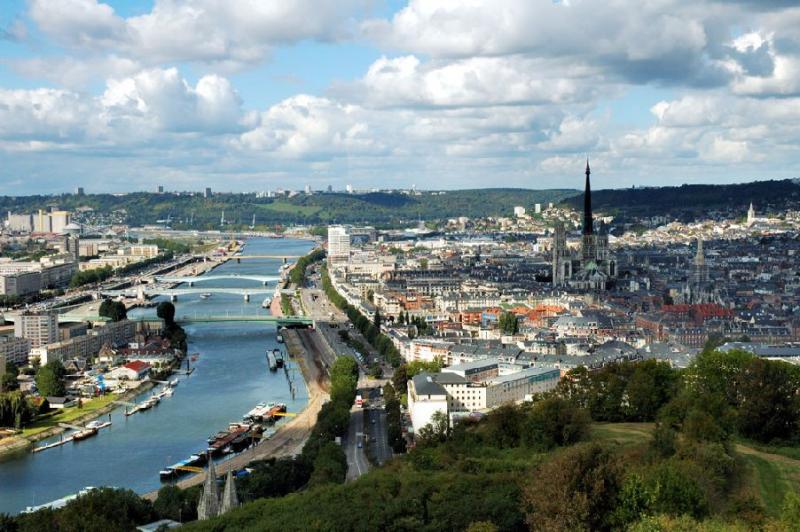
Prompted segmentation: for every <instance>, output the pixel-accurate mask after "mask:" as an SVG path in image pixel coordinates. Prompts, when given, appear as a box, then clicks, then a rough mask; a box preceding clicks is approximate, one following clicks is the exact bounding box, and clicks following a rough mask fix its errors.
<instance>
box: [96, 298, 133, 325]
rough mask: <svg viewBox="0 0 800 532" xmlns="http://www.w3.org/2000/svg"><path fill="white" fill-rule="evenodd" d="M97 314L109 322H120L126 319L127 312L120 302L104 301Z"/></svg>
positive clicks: (123, 304)
mask: <svg viewBox="0 0 800 532" xmlns="http://www.w3.org/2000/svg"><path fill="white" fill-rule="evenodd" d="M98 314H100V316H103V317H106V318H108V319H110V320H111V321H122V320H124V319H126V318H127V317H128V310H127V308H126V307H125V303H123V302H122V301H113V300H111V299H106V300H104V301H103V302H102V303H101V304H100V309H99V311H98Z"/></svg>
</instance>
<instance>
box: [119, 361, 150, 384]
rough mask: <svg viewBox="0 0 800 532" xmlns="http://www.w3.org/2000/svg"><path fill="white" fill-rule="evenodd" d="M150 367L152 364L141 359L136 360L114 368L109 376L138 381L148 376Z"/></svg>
mask: <svg viewBox="0 0 800 532" xmlns="http://www.w3.org/2000/svg"><path fill="white" fill-rule="evenodd" d="M150 368H151V366H150V364H148V363H146V362H142V361H141V360H134V361H133V362H128V363H127V364H125V365H124V366H121V367H119V368H117V369H115V370H113V371H112V372H111V374H110V375H109V377H110V378H112V379H119V380H129V381H138V380H142V379H143V378H145V377H147V375H148V373H150Z"/></svg>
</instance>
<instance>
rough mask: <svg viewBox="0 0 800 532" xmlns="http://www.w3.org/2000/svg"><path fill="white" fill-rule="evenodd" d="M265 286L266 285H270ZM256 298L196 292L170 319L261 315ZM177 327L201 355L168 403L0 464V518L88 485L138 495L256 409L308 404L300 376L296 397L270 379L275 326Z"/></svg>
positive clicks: (277, 245) (267, 268)
mask: <svg viewBox="0 0 800 532" xmlns="http://www.w3.org/2000/svg"><path fill="white" fill-rule="evenodd" d="M311 247H312V243H311V242H309V241H307V240H289V239H251V240H248V241H247V245H246V247H245V252H244V254H245V255H281V254H285V255H302V254H305V253H307V252H308V251H309V250H310V249H311ZM280 265H281V261H280V260H276V259H248V260H243V261H242V262H241V263H237V262H236V261H235V260H233V261H229V262H227V263H225V264H223V265H222V266H219V267H218V268H215V269H214V270H213V271H212V272H209V273H207V274H206V275H220V274H256V275H277V272H278V269H279V267H280ZM195 287H199V288H203V287H252V288H255V287H259V288H263V287H261V286H259V285H258V283H256V282H254V281H246V280H243V279H224V280H223V279H220V280H214V281H206V282H203V283H198V284H195ZM269 288H274V283H270V285H269ZM264 297H265V296H251V299H250V303H245V302H244V301H243V297H242V296H240V295H234V294H213V295H212V296H211V297H210V298H208V299H205V300H204V299H201V298H200V296H199V295H186V296H179V300H178V301H177V303H176V316H179V317H180V316H181V315H192V314H198V315H220V314H229V315H233V314H256V313H259V314H262V313H267V312H268V310H265V309H262V308H261V302H262V301H263V299H264ZM154 313H155V309H141V310H140V309H136V310H134V311H132V312H131V315H132V316H137V315H145V314H154ZM184 329H185V330H186V333H187V334H188V336H189V352H190V353H199V357H198V360H197V361H196V362H194V363H193V365H194V367H195V371H194V372H193V373H192V374H191V375H190V376H179V380H180V384H179V385H178V386H177V387H176V388H175V394H174V395H173V396H172V397H167V398H164V399H163V400H162V401H161V403H160V404H159V405H158V406H156V407H154V408H152V409H150V410H148V411H145V412H139V413H137V414H135V415H133V416H129V417H126V416H125V415H124V409H122V408H120V409H118V410H115V411H114V412H113V413H112V414H111V421H112V423H113V425H112V426H111V427H109V428H106V429H102V430H101V431H100V433H99V434H98V435H97V436H95V437H93V438H90V439H88V440H84V441H82V442H79V443H68V444H66V445H62V446H60V447H56V448H53V449H48V450H46V451H43V452H40V453H36V454H32V453H21V454H19V455H17V456H14V457H9V458H8V459H6V460H4V461H3V462H0V512H7V513H17V512H19V511H20V510H23V509H24V508H25V507H27V506H34V505H39V504H44V503H47V502H50V501H52V500H54V499H58V498H60V497H63V496H66V495H69V494H72V493H75V492H77V491H79V490H81V489H83V488H85V487H87V486H113V487H119V488H130V489H132V490H134V491H136V492H139V493H145V492H148V491H151V490H153V489H157V488H158V487H159V486H160V485H161V482H160V480H159V477H158V472H159V470H161V469H162V468H163V467H164V466H167V465H170V464H173V463H175V462H177V461H179V460H182V459H184V458H187V457H188V456H189V455H190V454H192V453H194V452H197V451H199V450H202V449H204V448H205V447H206V445H207V444H206V438H207V437H208V436H209V435H211V434H213V433H215V432H217V431H219V430H223V429H225V428H227V426H228V423H229V422H232V421H239V420H241V417H242V415H243V414H244V413H246V412H247V411H248V410H250V409H251V408H252V407H253V406H255V405H256V404H258V403H259V402H262V401H279V402H284V403H286V404H287V406H288V410H289V412H297V411H299V410H301V409H302V408H303V407H304V406H305V405H306V403H307V399H308V395H307V392H306V388H305V385H304V384H303V379H302V376H301V375H300V372H299V370H295V371H293V374H294V379H295V383H296V385H297V393H296V394H295V398H294V399H292V397H291V394H290V391H289V384H288V382H287V379H286V376H285V374H284V372H283V371H278V372H276V373H270V372H269V369H268V367H267V362H266V356H265V352H266V350H267V349H273V348H275V347H278V345H279V344H278V343H277V342H276V340H275V326H274V325H272V324H267V323H232V322H224V323H196V324H188V325H186V326H184ZM293 366H294V365H293V364H292V367H293ZM150 393H151V392H148V393H147V394H145V395H149V394H150ZM104 419H108V416H105V418H104ZM55 439H57V438H55ZM49 441H54V440H49ZM42 443H45V442H38V443H37V445H41V444H42Z"/></svg>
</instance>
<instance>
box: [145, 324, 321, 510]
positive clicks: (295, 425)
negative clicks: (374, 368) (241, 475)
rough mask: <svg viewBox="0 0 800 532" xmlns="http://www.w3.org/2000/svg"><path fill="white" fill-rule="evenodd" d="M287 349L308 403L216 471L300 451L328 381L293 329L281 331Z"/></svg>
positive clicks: (186, 484) (194, 480) (195, 481)
mask: <svg viewBox="0 0 800 532" xmlns="http://www.w3.org/2000/svg"><path fill="white" fill-rule="evenodd" d="M283 336H284V341H285V345H286V349H287V351H288V352H289V354H290V355H291V357H292V360H294V361H295V362H296V363H297V365H298V366H300V372H301V374H302V375H303V380H304V381H305V383H306V388H307V390H308V403H307V404H306V406H305V408H303V410H302V411H301V412H299V413H298V414H297V416H295V417H293V418H290V419H289V420H288V421H287V422H286V423H283V424H281V425H279V426H278V427H277V429H276V431H275V433H274V434H273V435H272V436H271V437H270V438H269V439H267V440H262V441H261V442H259V443H258V444H256V445H255V446H254V447H251V448H250V449H247V450H246V451H244V452H242V453H240V454H238V455H236V456H234V457H232V458H230V459H228V460H225V461H223V462H220V463H218V464H215V467H216V470H217V474H218V475H219V476H223V475H225V474H227V473H228V471H235V470H238V469H242V468H243V467H245V466H247V464H249V463H250V462H252V461H255V460H264V459H266V458H278V457H281V456H292V455H296V454H299V453H300V451H302V449H303V446H304V445H305V442H306V440H307V439H308V437H309V435H310V434H311V431H312V429H313V428H314V425H315V424H316V423H317V417H318V416H319V412H320V410H321V409H322V405H323V404H325V402H327V400H328V397H329V396H328V389H329V382H328V379H327V376H326V373H325V371H324V369H323V366H322V362H321V361H319V360H318V359H317V358H316V357H315V356H314V354H313V353H312V352H310V351H309V350H307V349H306V348H305V347H303V344H302V342H300V339H299V337H298V336H297V333H296V332H295V331H292V330H286V331H284V332H283ZM205 478H206V473H205V472H203V473H198V474H197V475H194V476H191V477H188V478H186V479H184V480H182V481H180V482H178V483H177V484H176V485H177V486H178V487H179V488H181V489H186V488H190V487H192V486H197V485H200V484H202V483H203V481H204V480H205ZM157 496H158V491H157V490H156V491H151V492H149V493H146V494H144V495H142V497H143V498H145V499H148V500H151V501H152V500H155V499H156V498H157Z"/></svg>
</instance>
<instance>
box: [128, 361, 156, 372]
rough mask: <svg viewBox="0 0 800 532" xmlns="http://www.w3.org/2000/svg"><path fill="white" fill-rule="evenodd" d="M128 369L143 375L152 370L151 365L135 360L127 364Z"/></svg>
mask: <svg viewBox="0 0 800 532" xmlns="http://www.w3.org/2000/svg"><path fill="white" fill-rule="evenodd" d="M124 367H126V368H128V369H130V370H133V371H135V372H136V373H142V372H143V371H144V370H146V369H150V364H148V363H147V362H142V361H141V360H134V361H133V362H128V363H127V364H125V366H124Z"/></svg>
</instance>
